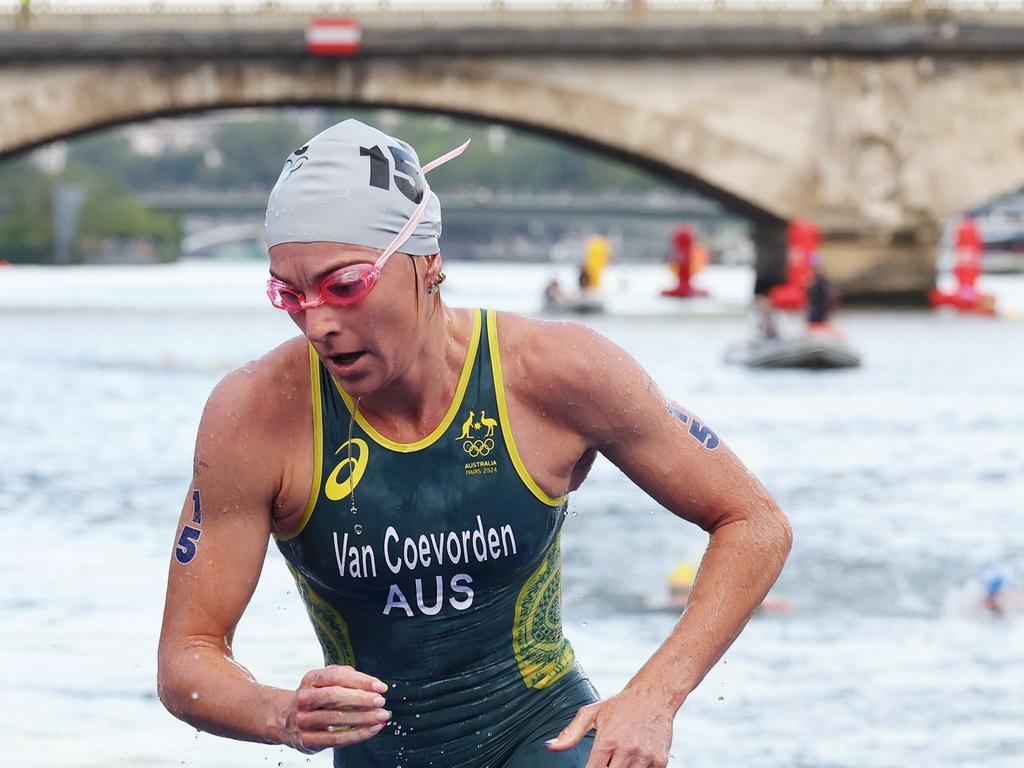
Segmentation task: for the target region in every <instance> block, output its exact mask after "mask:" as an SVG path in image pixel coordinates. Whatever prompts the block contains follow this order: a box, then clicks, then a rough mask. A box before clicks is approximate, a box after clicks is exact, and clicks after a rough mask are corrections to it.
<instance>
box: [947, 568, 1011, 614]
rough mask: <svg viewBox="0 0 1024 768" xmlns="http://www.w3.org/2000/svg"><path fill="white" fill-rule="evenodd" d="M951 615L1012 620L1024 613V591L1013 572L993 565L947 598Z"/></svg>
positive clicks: (978, 572) (981, 569) (951, 592)
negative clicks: (1008, 617)
mask: <svg viewBox="0 0 1024 768" xmlns="http://www.w3.org/2000/svg"><path fill="white" fill-rule="evenodd" d="M945 608H946V612H947V613H954V614H967V615H970V614H974V615H991V616H1010V615H1015V614H1017V613H1019V612H1022V611H1024V589H1021V588H1020V587H1019V586H1016V585H1015V583H1014V580H1013V578H1012V576H1011V575H1010V571H1009V569H1008V568H1007V567H1006V566H1005V565H1004V564H1003V563H999V562H991V563H987V564H986V565H984V566H983V567H982V568H980V569H979V570H978V571H977V573H976V574H975V575H974V576H972V577H971V578H970V579H968V580H967V581H966V582H964V583H963V584H961V585H960V586H959V587H957V588H956V589H954V590H952V591H950V592H949V593H948V594H947V595H946V600H945Z"/></svg>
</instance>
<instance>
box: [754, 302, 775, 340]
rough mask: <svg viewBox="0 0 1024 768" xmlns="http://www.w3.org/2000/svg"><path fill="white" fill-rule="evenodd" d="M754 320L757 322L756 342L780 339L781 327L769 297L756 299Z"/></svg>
mask: <svg viewBox="0 0 1024 768" xmlns="http://www.w3.org/2000/svg"><path fill="white" fill-rule="evenodd" d="M754 318H755V321H756V327H755V331H754V332H755V339H754V340H755V341H774V340H776V339H778V338H779V326H778V323H777V322H776V321H775V309H774V308H773V307H772V302H771V299H769V298H768V297H767V296H756V297H754Z"/></svg>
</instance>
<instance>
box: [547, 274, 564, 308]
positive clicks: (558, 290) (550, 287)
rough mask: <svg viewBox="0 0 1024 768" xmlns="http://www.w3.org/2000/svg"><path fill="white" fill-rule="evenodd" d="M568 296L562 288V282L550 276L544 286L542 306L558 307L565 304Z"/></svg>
mask: <svg viewBox="0 0 1024 768" xmlns="http://www.w3.org/2000/svg"><path fill="white" fill-rule="evenodd" d="M567 299H568V297H567V296H566V295H565V291H563V290H562V284H561V283H559V282H558V278H557V277H552V278H551V279H550V280H549V281H548V284H547V285H545V286H544V306H545V307H548V308H549V309H558V308H560V307H562V305H564V304H565V302H566V300H567Z"/></svg>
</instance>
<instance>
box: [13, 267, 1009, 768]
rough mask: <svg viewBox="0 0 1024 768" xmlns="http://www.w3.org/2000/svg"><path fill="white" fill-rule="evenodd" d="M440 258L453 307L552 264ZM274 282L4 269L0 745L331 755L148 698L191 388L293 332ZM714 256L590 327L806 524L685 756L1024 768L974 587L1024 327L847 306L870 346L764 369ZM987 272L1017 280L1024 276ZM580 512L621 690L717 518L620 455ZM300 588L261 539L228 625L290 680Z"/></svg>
mask: <svg viewBox="0 0 1024 768" xmlns="http://www.w3.org/2000/svg"><path fill="white" fill-rule="evenodd" d="M448 271H449V274H450V276H451V277H450V280H449V281H448V283H447V284H446V286H445V291H446V294H447V296H448V298H449V300H450V301H451V303H453V304H456V305H468V304H484V305H487V306H496V307H499V308H508V309H513V310H517V311H532V310H534V309H535V308H536V304H537V301H536V297H537V295H538V293H539V289H540V286H541V285H542V284H543V282H544V281H545V279H546V278H547V277H548V274H549V273H548V271H547V269H546V268H541V267H521V268H520V267H510V266H494V265H491V266H470V265H460V264H454V265H452V266H451V268H450V269H449V270H448ZM263 279H264V268H263V267H262V266H260V265H258V264H239V265H198V264H192V265H189V264H185V265H179V266H175V267H169V268H152V269H147V268H135V269H125V268H109V269H102V268H82V269H77V270H65V271H62V272H61V271H50V270H32V269H14V268H11V269H8V270H3V271H2V272H0V288H2V289H3V290H2V291H0V339H2V340H3V341H2V343H3V345H4V354H3V356H2V357H0V398H2V400H0V401H2V403H3V406H4V407H3V409H2V411H0V460H2V471H0V521H2V523H3V526H4V530H5V531H6V541H7V545H6V546H5V548H4V557H3V558H2V560H0V604H2V615H3V622H4V623H3V649H4V652H3V654H2V656H0V701H2V703H3V705H4V706H3V711H4V713H5V716H4V718H3V720H2V721H0V734H2V737H3V742H4V744H5V750H6V751H5V758H4V759H3V761H2V762H3V764H4V765H11V766H47V767H58V766H97V767H98V766H109V765H131V766H178V765H182V764H185V765H188V766H224V767H226V768H236V767H238V768H240V767H241V766H259V765H284V766H305V765H307V764H311V765H320V766H327V765H329V764H330V759H329V756H328V755H327V754H321V755H317V756H314V757H312V758H307V757H306V756H304V755H299V754H298V753H295V752H291V751H288V750H285V749H282V748H279V747H264V746H256V745H248V744H240V743H237V742H231V741H227V740H222V739H218V738H215V737H212V736H209V735H205V734H204V735H199V736H198V737H197V735H196V732H195V731H194V730H193V729H191V728H189V727H187V726H185V725H184V724H182V723H180V722H178V721H176V720H174V719H173V718H172V717H171V716H170V715H168V714H167V713H166V712H165V711H164V710H163V708H162V706H161V705H160V703H159V702H158V701H157V699H156V694H155V654H156V641H157V635H158V631H159V624H160V615H161V610H162V602H163V589H164V584H165V579H166V568H167V560H168V557H169V553H170V550H171V545H172V539H173V536H174V529H175V525H176V520H177V515H178V511H179V509H180V505H181V503H182V499H183V498H184V495H185V492H186V488H187V484H188V482H189V479H190V462H191V451H192V444H193V440H194V437H195V429H196V426H197V423H198V419H199V415H200V411H201V408H202V405H203V403H204V401H205V398H206V396H207V394H208V393H209V391H210V389H211V388H212V386H213V385H214V384H215V383H216V381H217V380H218V379H219V378H220V377H221V376H222V375H223V374H224V373H225V372H227V371H228V370H230V369H232V368H234V367H236V366H238V365H239V364H241V363H243V362H245V361H246V360H248V359H251V358H252V357H255V356H258V355H259V354H261V353H262V352H264V351H265V350H267V349H269V348H270V347H271V346H273V345H275V344H276V343H278V342H280V341H282V340H284V339H285V338H287V337H289V336H291V335H292V334H293V332H294V329H293V326H292V325H291V324H290V321H289V320H288V319H287V318H286V317H284V316H283V314H281V313H276V312H274V311H273V310H271V309H270V308H269V307H267V306H265V299H264V298H263V296H262V294H261V290H262V280H263ZM705 279H706V280H707V281H708V283H709V284H710V285H711V286H712V288H713V289H714V290H715V292H716V294H717V295H718V297H719V299H718V300H717V301H715V302H710V303H703V304H699V305H695V306H691V307H681V306H679V305H678V304H672V303H671V302H668V301H667V300H666V301H662V300H659V299H653V298H651V297H652V296H653V295H654V293H655V289H656V288H657V287H658V286H659V285H660V284H662V283H665V282H667V281H668V280H669V279H668V277H667V275H665V274H663V273H662V272H661V271H660V270H655V269H653V268H639V269H635V270H628V269H620V270H618V271H615V270H613V271H612V272H611V273H610V275H609V279H608V286H609V288H610V289H611V290H612V291H613V293H614V298H613V299H612V300H611V301H610V307H611V309H612V313H611V314H609V315H606V316H602V317H597V318H594V319H592V320H588V322H590V323H592V324H593V325H594V326H595V327H596V328H597V329H598V330H599V331H600V332H602V333H604V334H606V335H607V336H609V337H611V338H612V339H613V340H614V341H616V342H617V343H619V344H621V345H622V346H624V347H625V348H626V349H627V350H629V351H630V352H631V353H632V354H633V355H634V356H635V357H636V358H637V359H638V360H639V361H640V362H641V363H642V364H643V365H644V366H646V367H647V368H648V369H649V370H650V372H651V373H652V374H653V375H654V377H655V379H656V380H657V381H658V382H659V384H660V385H661V386H662V388H663V389H664V390H665V391H666V392H667V393H669V394H670V395H672V396H673V397H674V398H676V399H677V400H679V401H680V402H681V403H683V404H684V405H685V406H687V407H688V408H690V409H692V410H694V411H696V412H697V413H699V414H700V415H701V416H703V417H704V418H705V419H706V420H707V421H708V422H710V424H711V425H713V426H714V427H715V428H716V429H717V431H718V432H719V434H720V435H721V436H722V437H723V438H724V439H725V440H726V441H727V442H729V443H730V445H731V447H732V448H733V449H734V450H735V451H736V452H737V453H738V454H739V455H740V457H741V458H743V459H744V461H746V463H747V464H748V465H749V466H750V467H751V469H752V470H753V471H754V472H755V473H756V474H757V475H758V476H759V477H761V478H762V480H763V481H764V482H765V484H766V485H767V486H768V488H769V489H770V490H771V491H772V492H773V493H774V494H775V496H776V497H777V498H778V500H779V502H780V503H781V505H782V506H783V508H784V509H785V510H786V512H787V513H788V514H789V516H790V518H791V521H792V523H793V527H794V530H795V538H796V544H795V548H794V551H793V554H792V556H791V558H790V561H789V564H788V566H787V568H786V570H785V572H784V573H783V575H782V578H781V579H780V581H779V584H778V586H777V589H776V593H777V594H778V595H780V596H783V597H785V598H787V599H789V600H790V601H792V603H793V604H794V606H795V610H794V611H793V612H792V613H791V614H789V615H772V616H759V617H756V618H755V619H754V620H753V621H752V622H751V624H750V625H749V626H748V628H747V629H746V631H745V632H744V634H743V635H742V636H741V637H740V639H739V640H738V641H737V642H736V644H735V645H734V646H733V648H732V649H731V650H730V651H729V653H728V654H727V655H726V657H725V659H724V661H723V662H722V663H720V664H719V665H718V666H717V667H716V668H715V669H714V670H713V671H712V673H711V674H710V675H709V677H708V678H707V679H706V680H705V682H704V683H703V685H702V686H701V687H700V688H699V689H698V690H697V692H696V693H695V694H694V695H693V696H692V697H691V698H690V700H689V701H688V702H687V703H686V705H685V706H684V708H683V709H682V711H681V712H680V714H679V716H678V717H677V719H676V734H675V742H674V745H673V750H672V751H673V755H674V763H673V764H679V765H686V766H689V767H691V768H698V767H702V766H708V767H710V766H715V767H720V766H766V767H775V766H778V767H779V768H782V767H783V766H785V767H786V768H792V767H793V766H808V767H812V766H813V767H815V768H821V767H825V766H836V767H839V766H843V767H849V768H854V767H856V768H867V767H872V768H874V767H878V768H882V767H883V766H897V765H899V766H906V765H915V766H930V767H931V766H934V767H936V768H945V767H947V766H948V767H950V768H952V767H953V766H957V767H959V766H993V767H998V766H1005V767H1007V768H1009V767H1010V766H1020V765H1024V727H1022V726H1021V724H1022V723H1024V695H1022V693H1021V691H1022V690H1024V614H1021V613H1010V614H1009V615H1007V616H1005V617H992V616H987V615H984V614H983V613H981V612H976V611H972V610H969V609H968V608H967V607H966V601H965V599H962V598H963V596H964V595H967V594H969V593H970V592H971V589H972V587H971V580H972V579H973V578H975V574H976V573H977V572H978V570H979V569H980V568H981V567H983V566H984V565H985V564H987V563H990V562H993V561H1000V562H1002V563H1004V564H1005V565H1006V567H1008V568H1009V569H1010V572H1011V573H1012V574H1014V575H1016V576H1017V579H1018V580H1017V583H1016V586H1017V587H1020V586H1021V581H1020V577H1021V576H1022V575H1024V451H1022V440H1021V438H1022V436H1024V394H1022V393H1024V323H1021V322H1020V321H1013V320H992V319H987V318H970V317H954V316H947V315H941V316H934V315H932V314H930V313H925V312H897V311H879V312H848V313H845V314H844V315H842V316H841V318H840V319H841V322H842V324H843V326H844V327H845V329H846V331H847V333H848V337H849V339H850V340H851V341H852V343H853V344H855V345H856V346H857V347H858V348H859V349H860V350H861V351H862V352H863V354H864V358H865V365H864V367H863V368H862V369H860V370H857V371H853V372H842V373H831V374H809V373H803V372H775V373H763V372H752V371H747V370H744V369H737V368H730V367H726V366H724V365H723V364H722V362H721V357H722V353H723V351H724V349H725V348H726V347H727V346H728V345H729V344H730V343H731V342H733V341H735V340H737V339H738V338H741V337H742V336H743V335H744V334H745V333H746V330H747V322H746V320H745V318H744V317H743V316H742V308H741V305H742V300H743V296H744V291H745V290H747V289H748V288H749V276H748V275H745V274H743V273H738V272H727V271H718V272H716V271H714V270H711V271H709V272H708V273H707V274H706V276H705ZM992 285H993V286H995V287H998V288H999V290H1000V292H1001V294H1000V295H1001V296H1003V295H1004V294H1005V297H1006V301H1007V302H1009V303H1010V304H1012V303H1013V302H1015V301H1016V302H1020V300H1021V297H1024V281H1022V280H1021V278H1019V277H1006V278H1003V279H1002V280H1001V281H1000V282H998V283H992ZM111 302H113V303H114V304H116V305H117V306H118V308H117V309H116V310H114V311H110V310H109V309H108V308H106V307H107V305H109V304H110V303H111ZM1018 306H1019V305H1018ZM551 364H552V365H557V364H558V361H557V360H552V361H551ZM665 460H666V461H669V460H670V457H665ZM676 471H679V472H685V471H686V468H685V467H679V468H678V469H677V470H676ZM573 508H574V509H575V511H576V513H577V514H576V515H575V516H573V517H570V518H569V520H568V521H567V525H566V529H565V533H564V535H563V546H564V550H565V556H564V559H565V620H566V633H567V634H568V635H569V637H570V639H571V640H572V641H573V643H574V645H575V647H576V651H577V655H578V657H579V658H580V660H581V662H582V664H583V665H584V667H585V668H586V669H587V671H588V672H589V673H590V675H591V677H592V678H593V679H594V681H595V683H596V684H597V686H598V688H599V690H600V691H601V692H602V693H603V694H605V695H609V694H612V693H615V692H616V691H617V690H619V689H620V688H621V687H622V685H623V684H624V683H625V682H626V681H627V680H628V679H629V677H630V675H631V674H632V673H633V672H635V671H636V669H637V668H638V667H639V666H640V665H641V664H642V663H643V661H644V660H645V659H646V658H647V656H648V655H649V654H650V653H651V652H652V651H653V650H654V648H655V647H656V646H657V644H658V643H659V642H660V641H661V640H662V639H663V638H664V637H665V636H666V635H667V634H668V632H669V631H670V630H671V628H672V626H673V623H674V617H673V616H672V615H671V614H670V613H668V612H665V611H660V610H657V609H656V608H657V606H658V605H659V604H660V603H661V602H662V601H663V600H664V599H665V579H666V575H667V574H668V572H669V571H671V569H672V568H673V566H674V565H675V564H676V563H677V562H679V561H680V560H686V559H692V558H694V557H698V556H699V554H700V552H701V551H702V548H703V546H704V545H705V542H706V537H705V535H704V534H703V533H702V532H701V531H699V530H697V529H695V528H692V527H690V526H687V525H686V524H684V523H681V522H679V521H678V520H676V519H675V518H674V517H672V516H671V515H670V514H668V513H667V512H665V511H664V510H662V509H660V508H658V507H657V505H655V504H654V503H653V502H651V501H649V500H648V499H647V498H646V497H645V496H644V494H643V493H642V492H640V491H639V490H638V489H636V488H635V487H633V486H632V485H630V483H629V482H628V481H626V480H625V479H624V478H623V477H622V475H621V474H619V473H618V471H617V470H616V469H615V468H614V467H613V466H611V465H610V464H608V463H607V462H599V463H598V464H597V465H596V467H595V469H594V471H593V472H592V474H591V477H590V478H589V480H588V481H587V483H586V485H585V486H584V487H583V489H581V490H580V491H579V492H578V493H577V494H575V499H574V503H573ZM291 590H292V583H291V580H290V577H289V575H288V573H287V571H286V569H285V567H284V565H283V563H282V561H281V558H280V556H279V555H278V554H277V553H276V550H274V549H271V551H270V554H269V555H268V560H267V564H266V567H265V569H264V574H263V579H262V582H261V584H260V586H259V588H258V590H257V593H256V596H255V597H254V599H253V603H252V605H251V606H250V608H249V610H248V612H247V613H246V615H245V617H244V618H243V620H242V623H241V625H240V627H239V630H238V635H237V640H236V646H235V650H236V655H237V656H238V658H239V659H240V660H241V661H242V662H243V663H244V664H246V665H247V666H248V667H249V668H250V669H251V670H252V671H253V672H254V673H255V674H256V675H257V676H258V677H259V678H260V679H262V680H263V681H265V682H268V683H271V684H275V685H280V686H282V687H289V688H293V687H295V686H296V685H297V683H298V681H299V678H300V677H301V675H302V674H303V673H304V672H305V671H306V670H307V669H309V668H311V667H314V666H317V665H318V664H319V663H320V651H319V647H318V645H317V644H316V642H315V639H314V637H313V633H312V631H311V629H310V627H309V625H308V621H307V619H306V615H305V611H304V610H303V608H302V606H301V604H300V602H299V601H298V599H297V597H296V595H294V594H291Z"/></svg>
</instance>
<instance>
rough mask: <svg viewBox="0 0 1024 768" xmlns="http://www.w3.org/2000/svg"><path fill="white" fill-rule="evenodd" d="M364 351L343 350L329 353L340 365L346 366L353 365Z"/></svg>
mask: <svg viewBox="0 0 1024 768" xmlns="http://www.w3.org/2000/svg"><path fill="white" fill-rule="evenodd" d="M365 354H366V353H365V352H364V351H363V350H360V351H358V352H343V353H342V354H340V355H331V360H332V361H333V362H334V363H335V364H337V365H340V366H343V367H347V366H350V365H354V364H355V363H356V362H357V361H358V360H359V359H360V358H362V356H363V355H365Z"/></svg>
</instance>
